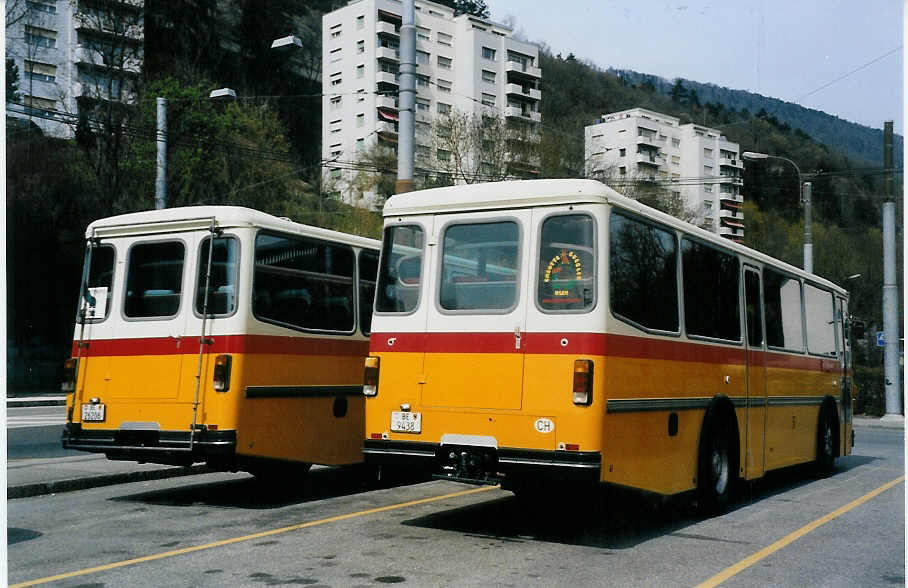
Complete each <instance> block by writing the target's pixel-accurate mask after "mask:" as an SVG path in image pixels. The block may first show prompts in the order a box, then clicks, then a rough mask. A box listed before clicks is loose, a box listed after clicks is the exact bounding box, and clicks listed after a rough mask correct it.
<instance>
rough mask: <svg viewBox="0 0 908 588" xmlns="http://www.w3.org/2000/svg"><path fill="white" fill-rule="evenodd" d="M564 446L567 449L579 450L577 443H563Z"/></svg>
mask: <svg viewBox="0 0 908 588" xmlns="http://www.w3.org/2000/svg"><path fill="white" fill-rule="evenodd" d="M564 448H565V449H567V450H568V451H580V444H578V443H565V444H564Z"/></svg>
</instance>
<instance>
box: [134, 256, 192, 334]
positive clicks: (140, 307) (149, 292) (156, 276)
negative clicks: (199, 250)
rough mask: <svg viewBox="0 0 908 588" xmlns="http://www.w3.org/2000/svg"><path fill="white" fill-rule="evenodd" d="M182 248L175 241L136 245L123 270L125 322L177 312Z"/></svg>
mask: <svg viewBox="0 0 908 588" xmlns="http://www.w3.org/2000/svg"><path fill="white" fill-rule="evenodd" d="M184 255H185V246H184V245H183V243H181V242H179V241H168V242H163V243H139V244H137V245H134V246H133V247H132V249H130V251H129V265H128V267H127V268H126V304H125V306H124V309H123V313H124V314H125V315H126V316H127V317H128V318H151V317H169V316H174V315H175V314H177V312H178V311H179V310H180V296H181V294H182V290H183V258H184Z"/></svg>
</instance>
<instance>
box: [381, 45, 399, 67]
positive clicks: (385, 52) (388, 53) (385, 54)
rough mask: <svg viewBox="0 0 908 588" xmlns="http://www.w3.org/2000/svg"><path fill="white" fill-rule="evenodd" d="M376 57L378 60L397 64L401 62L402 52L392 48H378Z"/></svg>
mask: <svg viewBox="0 0 908 588" xmlns="http://www.w3.org/2000/svg"><path fill="white" fill-rule="evenodd" d="M375 57H376V58H378V59H384V60H387V61H393V62H394V63H397V62H398V61H400V50H399V49H391V48H390V47H378V48H377V49H376V50H375Z"/></svg>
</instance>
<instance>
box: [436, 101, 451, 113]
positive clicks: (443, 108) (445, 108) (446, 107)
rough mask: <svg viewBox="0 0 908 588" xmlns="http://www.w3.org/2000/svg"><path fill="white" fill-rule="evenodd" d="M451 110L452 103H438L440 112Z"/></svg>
mask: <svg viewBox="0 0 908 588" xmlns="http://www.w3.org/2000/svg"><path fill="white" fill-rule="evenodd" d="M449 112H451V105H450V104H445V103H444V102H439V103H438V114H448V113H449Z"/></svg>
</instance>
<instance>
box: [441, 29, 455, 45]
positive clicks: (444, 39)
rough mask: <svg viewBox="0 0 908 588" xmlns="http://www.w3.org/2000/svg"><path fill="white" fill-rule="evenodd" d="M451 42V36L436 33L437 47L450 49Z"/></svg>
mask: <svg viewBox="0 0 908 588" xmlns="http://www.w3.org/2000/svg"><path fill="white" fill-rule="evenodd" d="M453 40H454V38H453V37H451V35H449V34H448V33H442V32H440V31H439V33H438V44H439V45H445V46H446V47H450V46H451V44H452V42H453Z"/></svg>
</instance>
